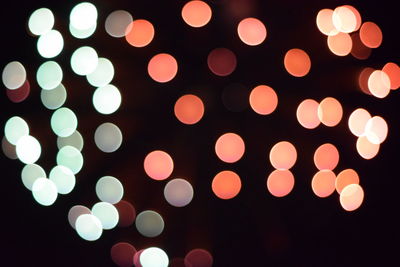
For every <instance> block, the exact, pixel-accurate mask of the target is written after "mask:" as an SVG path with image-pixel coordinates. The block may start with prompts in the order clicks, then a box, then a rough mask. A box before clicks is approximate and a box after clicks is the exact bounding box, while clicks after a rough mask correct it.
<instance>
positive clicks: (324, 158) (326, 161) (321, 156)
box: [314, 143, 339, 171]
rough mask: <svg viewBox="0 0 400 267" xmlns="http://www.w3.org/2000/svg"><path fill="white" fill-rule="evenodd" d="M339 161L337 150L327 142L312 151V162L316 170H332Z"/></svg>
mask: <svg viewBox="0 0 400 267" xmlns="http://www.w3.org/2000/svg"><path fill="white" fill-rule="evenodd" d="M338 163H339V151H338V150H337V148H336V147H335V146H334V145H332V144H329V143H326V144H323V145H321V146H319V147H318V148H317V149H316V150H315V153H314V164H315V166H316V167H317V168H318V170H321V171H322V170H330V171H332V170H333V169H335V167H336V166H337V165H338Z"/></svg>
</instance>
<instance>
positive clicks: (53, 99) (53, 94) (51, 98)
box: [40, 83, 67, 110]
mask: <svg viewBox="0 0 400 267" xmlns="http://www.w3.org/2000/svg"><path fill="white" fill-rule="evenodd" d="M40 100H41V101H42V104H43V106H45V107H46V108H47V109H51V110H54V109H58V108H60V107H61V106H62V105H64V103H65V101H66V100H67V90H66V89H65V87H64V85H63V84H62V83H60V84H59V85H58V86H57V87H56V88H54V89H52V90H41V91H40Z"/></svg>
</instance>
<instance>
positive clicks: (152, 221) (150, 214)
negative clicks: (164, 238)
mask: <svg viewBox="0 0 400 267" xmlns="http://www.w3.org/2000/svg"><path fill="white" fill-rule="evenodd" d="M135 225H136V229H137V230H138V232H139V233H140V234H141V235H143V236H145V237H156V236H159V235H160V234H161V233H162V232H163V230H164V220H163V218H162V217H161V215H160V214H159V213H157V212H155V211H153V210H145V211H142V212H141V213H139V214H138V216H137V217H136V221H135Z"/></svg>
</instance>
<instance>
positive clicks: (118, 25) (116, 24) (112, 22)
mask: <svg viewBox="0 0 400 267" xmlns="http://www.w3.org/2000/svg"><path fill="white" fill-rule="evenodd" d="M132 21H133V18H132V15H131V13H129V12H128V11H126V10H115V11H113V12H111V13H110V14H109V15H108V16H107V18H106V22H105V29H106V32H107V33H108V34H109V35H110V36H112V37H115V38H120V37H124V36H125V34H126V29H127V27H128V25H129V24H130V23H131V22H132Z"/></svg>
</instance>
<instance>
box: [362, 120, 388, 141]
mask: <svg viewBox="0 0 400 267" xmlns="http://www.w3.org/2000/svg"><path fill="white" fill-rule="evenodd" d="M387 134H388V125H387V123H386V121H385V119H384V118H382V117H379V116H374V117H372V118H370V119H369V120H368V122H367V124H366V125H365V136H366V137H367V139H368V141H370V142H371V143H373V144H381V143H383V142H384V141H385V140H386V137H387Z"/></svg>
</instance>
